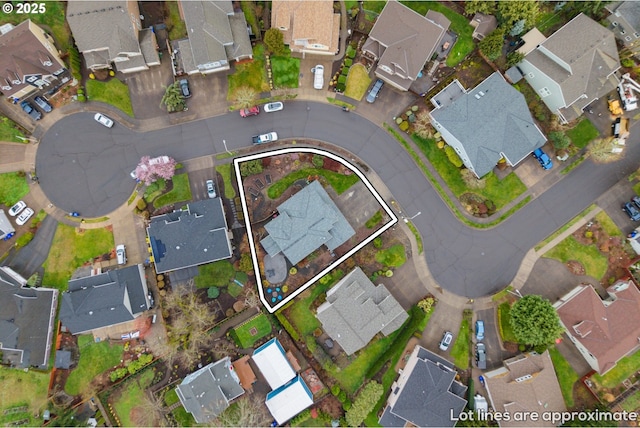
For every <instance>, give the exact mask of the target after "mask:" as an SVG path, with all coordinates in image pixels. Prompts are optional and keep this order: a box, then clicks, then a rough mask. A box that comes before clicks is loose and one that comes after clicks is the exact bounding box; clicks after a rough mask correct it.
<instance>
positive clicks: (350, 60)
mask: <svg viewBox="0 0 640 428" xmlns="http://www.w3.org/2000/svg"><path fill="white" fill-rule="evenodd" d="M351 64H353V60H352V59H351V58H347V59H345V60H344V65H345V67H351Z"/></svg>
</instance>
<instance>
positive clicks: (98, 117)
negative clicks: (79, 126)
mask: <svg viewBox="0 0 640 428" xmlns="http://www.w3.org/2000/svg"><path fill="white" fill-rule="evenodd" d="M93 118H94V119H95V120H96V122H98V123H100V124H102V125H104V126H106V127H107V128H111V127H113V120H111V119H110V118H108V117H107V116H105V115H104V114H100V113H96V115H95V116H93Z"/></svg>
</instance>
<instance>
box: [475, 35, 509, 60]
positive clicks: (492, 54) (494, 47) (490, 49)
mask: <svg viewBox="0 0 640 428" xmlns="http://www.w3.org/2000/svg"><path fill="white" fill-rule="evenodd" d="M503 45H504V29H503V28H501V27H498V28H496V29H495V30H493V31H492V32H491V34H489V35H488V36H487V37H485V38H484V39H482V40H481V41H480V43H479V44H478V47H479V48H480V52H482V53H483V54H484V56H486V57H487V58H489V60H491V61H495V60H496V59H498V58H500V55H502V46H503Z"/></svg>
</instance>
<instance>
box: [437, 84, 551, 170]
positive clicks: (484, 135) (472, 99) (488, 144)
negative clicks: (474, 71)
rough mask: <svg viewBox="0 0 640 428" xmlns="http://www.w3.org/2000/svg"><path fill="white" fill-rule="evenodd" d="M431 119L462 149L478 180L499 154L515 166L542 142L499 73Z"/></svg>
mask: <svg viewBox="0 0 640 428" xmlns="http://www.w3.org/2000/svg"><path fill="white" fill-rule="evenodd" d="M454 83H455V82H454ZM454 83H452V84H454ZM480 93H482V94H484V95H480ZM476 97H478V98H476ZM431 116H432V117H433V119H435V120H436V121H437V122H438V123H440V124H441V125H442V126H443V127H444V128H445V129H446V130H447V131H448V132H449V133H451V134H452V135H453V136H454V137H455V138H456V139H457V140H458V141H459V142H460V143H461V144H462V145H463V146H464V149H465V151H466V152H467V155H468V156H469V161H470V162H471V164H472V165H473V168H474V170H475V172H476V174H477V175H478V176H479V177H482V176H483V175H485V174H487V173H489V172H490V171H491V170H492V169H493V167H494V166H495V165H496V163H497V162H498V161H499V160H500V158H501V157H502V153H504V155H505V156H506V157H507V158H508V159H509V161H510V162H511V163H512V164H516V163H517V162H519V161H520V160H522V159H523V158H524V157H525V156H527V155H528V154H529V153H531V152H532V151H533V150H535V149H536V148H538V147H541V146H542V145H543V144H544V143H545V141H546V138H545V136H544V135H543V134H542V132H541V131H540V130H539V129H538V127H537V126H536V124H535V122H534V120H533V118H532V117H531V112H530V111H529V108H528V106H527V102H526V101H525V99H524V96H523V95H522V94H521V93H520V92H518V91H517V90H516V89H514V88H513V87H512V86H511V85H509V84H508V83H507V82H506V81H505V80H504V79H503V78H502V76H501V75H500V73H493V74H492V75H491V76H489V77H488V78H487V79H485V80H484V81H483V82H482V83H480V84H479V85H478V86H476V87H475V88H474V89H472V90H470V91H467V93H466V94H464V95H463V96H461V97H460V98H458V99H456V100H455V101H454V102H453V103H451V104H450V105H448V106H444V107H442V108H439V109H435V110H433V111H432V112H431Z"/></svg>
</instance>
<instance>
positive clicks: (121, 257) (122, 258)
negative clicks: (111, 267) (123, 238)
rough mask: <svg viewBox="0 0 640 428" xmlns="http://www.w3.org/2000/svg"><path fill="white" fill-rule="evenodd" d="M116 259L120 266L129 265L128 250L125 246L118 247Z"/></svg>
mask: <svg viewBox="0 0 640 428" xmlns="http://www.w3.org/2000/svg"><path fill="white" fill-rule="evenodd" d="M116 258H117V259H118V264H119V265H125V264H127V250H126V248H125V246H124V245H123V244H120V245H118V246H117V247H116Z"/></svg>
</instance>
